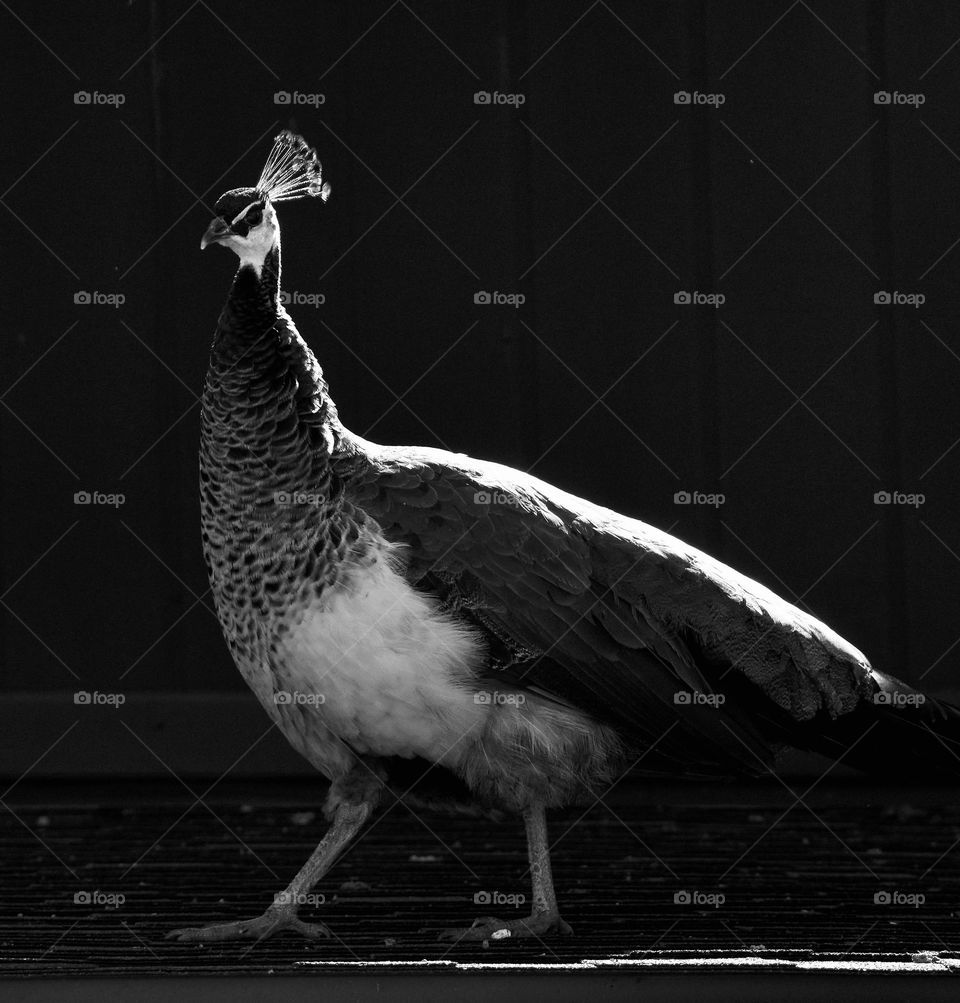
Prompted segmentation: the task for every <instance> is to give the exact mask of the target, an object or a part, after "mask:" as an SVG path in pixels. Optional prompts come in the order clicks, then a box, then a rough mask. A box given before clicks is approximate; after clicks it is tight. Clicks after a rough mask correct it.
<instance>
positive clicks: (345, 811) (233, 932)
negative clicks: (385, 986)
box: [167, 801, 373, 943]
mask: <svg viewBox="0 0 960 1003" xmlns="http://www.w3.org/2000/svg"><path fill="white" fill-rule="evenodd" d="M372 812H373V804H372V803H371V802H369V801H362V802H361V803H360V804H346V803H344V804H340V805H338V807H337V809H336V813H335V814H334V817H333V824H332V825H331V826H330V828H329V829H328V830H327V832H326V834H325V835H324V837H323V839H321V840H320V843H319V845H318V846H317V848H316V849H315V850H314V851H313V853H312V854H310V859H309V860H308V861H307V862H306V863H305V864H304V865H303V867H301V868H300V871H299V873H298V874H297V876H296V877H295V878H294V879H293V881H291V882H290V884H289V885H288V886H287V888H286V889H285V890H284V891H282V892H280V893H279V894H278V895H277V896H276V897H275V898H274V900H273V903H272V905H270V906H269V907H268V909H267V911H266V912H265V913H263V915H262V916H257V917H256V918H255V919H249V920H238V921H237V922H235V923H217V924H214V925H212V926H193V927H184V928H183V929H181V930H173V931H172V932H170V933H168V934H167V940H180V941H187V942H188V943H209V942H211V941H220V940H262V939H264V938H265V937H269V936H271V934H274V933H277V932H278V931H280V930H295V931H296V932H297V933H301V934H303V936H305V937H310V938H318V937H329V936H330V931H329V930H328V929H327V928H326V927H325V926H324V925H323V923H304V922H303V920H301V919H298V918H297V910H298V909H299V908H300V905H301V903H302V902H303V901H304V898H305V896H306V895H307V894H308V893H309V892H310V889H311V888H313V886H314V885H315V884H316V883H317V882H318V881H319V880H320V878H322V877H323V876H324V875H325V874H326V873H327V871H329V870H330V868H331V867H332V866H333V864H334V863H335V862H336V859H337V857H338V856H339V855H340V853H341V852H342V851H343V849H344V848H345V847H346V845H347V844H348V843H349V842H350V840H351V839H353V837H354V836H355V835H356V834H357V833H358V832H359V831H360V829H361V828H362V827H363V825H364V824H365V823H366V821H367V819H368V818H369V817H370V815H371V813H372Z"/></svg>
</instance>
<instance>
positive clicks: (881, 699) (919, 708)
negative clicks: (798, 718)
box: [806, 669, 960, 783]
mask: <svg viewBox="0 0 960 1003" xmlns="http://www.w3.org/2000/svg"><path fill="white" fill-rule="evenodd" d="M873 677H874V679H875V681H876V683H877V686H878V689H877V690H876V691H875V692H874V693H873V695H872V699H870V700H867V701H864V702H863V703H862V704H861V705H860V706H859V707H858V708H857V709H856V710H855V711H853V712H852V713H850V714H845V715H843V716H842V717H839V718H836V719H834V720H831V721H829V722H826V723H824V722H821V723H820V727H819V728H818V729H816V730H817V732H818V734H817V735H816V736H815V738H814V737H813V736H811V735H809V733H808V742H807V743H806V744H807V745H808V747H809V748H813V749H814V750H815V751H817V752H821V753H823V754H825V755H827V756H830V757H831V758H833V759H838V760H842V762H843V763H845V764H847V765H849V766H853V767H855V768H856V769H859V770H862V771H864V772H865V773H869V774H873V775H878V776H883V777H889V778H900V779H906V778H909V779H910V780H911V781H912V782H914V783H915V782H917V781H918V780H923V779H927V780H931V781H937V780H940V781H943V780H956V779H960V707H958V706H956V705H955V704H953V703H950V702H948V701H946V700H940V699H937V698H935V697H932V696H930V695H929V694H926V693H923V692H921V691H920V690H917V689H915V688H914V687H912V686H910V685H908V684H907V683H905V682H902V681H901V680H899V679H897V678H895V677H894V676H890V675H887V674H885V673H882V672H878V671H877V670H875V669H874V670H873ZM811 738H813V740H810V739H811Z"/></svg>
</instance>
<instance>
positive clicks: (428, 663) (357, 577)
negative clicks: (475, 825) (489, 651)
mask: <svg viewBox="0 0 960 1003" xmlns="http://www.w3.org/2000/svg"><path fill="white" fill-rule="evenodd" d="M482 654H483V652H482V648H481V646H480V643H479V641H478V640H477V639H476V637H474V636H473V635H472V634H471V632H470V631H469V630H468V629H466V628H464V627H461V626H459V625H458V624H456V623H455V622H454V621H453V620H451V619H450V618H448V617H447V616H445V615H444V614H442V613H440V612H438V611H437V610H436V608H435V606H434V603H433V601H432V600H431V599H430V598H429V597H427V596H424V595H422V594H421V593H419V592H417V591H415V590H414V589H413V588H412V587H411V586H410V585H409V584H408V583H407V582H406V580H405V579H404V578H403V577H402V575H401V574H399V573H398V572H397V571H396V570H395V569H394V568H393V567H391V562H390V560H389V558H388V557H386V556H385V557H384V558H382V559H380V560H378V561H377V562H376V563H374V564H373V565H372V566H371V567H369V568H366V569H363V570H360V571H357V572H355V573H354V574H353V576H352V578H351V581H350V584H349V586H337V587H336V589H335V591H333V592H332V593H331V594H329V595H325V596H323V597H322V599H320V600H318V602H317V605H316V606H315V607H313V608H311V609H309V610H308V611H307V612H306V614H305V615H304V616H303V618H302V620H300V622H299V623H296V624H292V625H291V629H290V631H289V632H288V633H287V634H286V635H285V638H284V644H283V650H282V653H281V659H280V664H282V665H283V666H284V669H285V675H286V678H284V679H283V680H281V682H282V683H283V685H284V686H285V687H287V688H289V689H290V690H298V691H300V692H302V693H308V694H317V695H319V698H320V699H321V700H322V702H319V700H318V701H317V705H316V711H317V713H318V715H320V716H321V717H322V719H323V723H324V724H325V725H326V727H328V728H330V729H331V730H332V731H333V732H334V733H335V734H336V735H338V736H339V737H340V738H342V739H343V740H344V741H346V742H348V743H349V744H350V745H351V746H352V747H353V748H354V749H355V750H356V751H357V752H361V753H370V754H373V755H381V756H390V755H399V756H414V755H416V756H423V757H425V758H427V759H429V760H431V761H433V762H442V761H444V760H448V761H450V760H451V759H456V758H457V754H456V751H454V752H453V753H451V750H452V749H453V747H454V746H456V745H458V744H461V745H462V744H464V743H466V742H468V741H469V740H470V738H474V739H477V738H479V736H480V731H481V728H482V726H483V722H484V719H485V717H486V714H487V712H488V708H487V707H486V706H484V705H483V704H482V703H477V701H476V700H475V699H474V693H475V691H476V690H477V686H476V685H475V684H473V680H474V679H475V678H476V672H477V669H478V667H479V666H480V664H481V662H482ZM470 733H472V734H470ZM461 740H463V742H461ZM460 751H462V750H460ZM448 754H449V755H448Z"/></svg>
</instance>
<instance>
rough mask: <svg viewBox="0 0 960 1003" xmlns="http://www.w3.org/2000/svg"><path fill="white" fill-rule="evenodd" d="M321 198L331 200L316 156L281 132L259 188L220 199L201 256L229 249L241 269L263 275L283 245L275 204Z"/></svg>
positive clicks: (240, 190) (296, 138)
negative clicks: (208, 251)
mask: <svg viewBox="0 0 960 1003" xmlns="http://www.w3.org/2000/svg"><path fill="white" fill-rule="evenodd" d="M316 195H319V196H320V198H321V199H322V200H323V201H324V202H326V201H327V199H328V198H329V197H330V185H329V184H328V183H327V182H325V181H324V180H323V172H322V168H321V166H320V161H319V160H318V159H317V153H316V150H314V149H312V148H311V147H309V146H308V145H307V144H306V142H305V141H304V140H303V138H302V137H301V136H298V135H296V133H293V132H289V131H284V132H281V133H280V135H279V136H277V137H276V139H275V140H274V142H273V149H271V151H270V156H269V157H268V158H267V162H266V164H265V165H264V168H263V171H261V173H260V180H259V181H258V182H257V184H256V186H255V187H254V188H234V189H233V190H232V191H229V192H225V193H224V194H223V195H221V196H220V198H219V199H217V204H216V205H215V206H214V211H215V212H216V216H215V217H214V218H213V220H212V221H211V223H210V225H209V226H208V227H207V230H206V233H204V235H203V237H202V238H201V240H200V250H201V251H202V250H203V249H204V248H205V247H207V246H209V245H210V244H224V245H225V246H226V247H229V248H230V249H231V250H232V251H233V252H234V253H235V254H236V255H237V257H239V258H240V264H241V267H242V266H243V265H250V266H251V267H252V268H254V270H255V271H256V272H257V274H258V275H259V274H260V272H261V270H262V268H263V263H264V260H265V259H266V257H267V255H268V254H269V253H270V251H271V250H272V249H273V248H274V247H276V246H277V245H278V244H279V242H280V224H279V222H278V220H277V213H276V211H275V210H274V208H273V204H274V203H275V202H284V201H286V200H289V199H298V198H306V197H307V196H316Z"/></svg>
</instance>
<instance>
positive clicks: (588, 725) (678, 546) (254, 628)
mask: <svg viewBox="0 0 960 1003" xmlns="http://www.w3.org/2000/svg"><path fill="white" fill-rule="evenodd" d="M329 192H330V189H329V186H328V185H327V184H326V183H324V181H323V180H322V176H321V168H320V164H319V162H318V160H317V156H316V153H315V152H314V151H313V150H312V149H310V148H309V147H308V146H307V145H306V143H305V142H304V141H303V140H302V139H301V138H300V137H299V136H296V135H294V134H292V133H290V132H285V133H282V134H281V135H280V136H278V137H277V139H276V141H275V144H274V146H273V149H272V151H271V153H270V157H269V159H268V161H267V164H266V166H265V168H264V170H263V173H262V175H261V177H260V180H259V181H258V183H257V185H256V186H255V187H254V188H240V189H235V190H233V191H229V192H227V193H226V194H225V195H223V196H222V197H221V198H220V199H219V201H218V202H217V204H216V213H217V216H216V218H215V219H214V220H213V222H212V223H211V224H210V226H209V228H208V229H207V231H206V233H205V234H204V236H203V240H202V242H201V248H204V247H206V246H207V245H209V244H212V243H217V244H222V245H224V246H225V247H229V248H230V249H231V250H232V251H234V252H235V253H236V254H237V255H238V257H239V259H240V267H239V269H238V271H237V274H236V277H235V279H234V281H233V286H232V288H231V290H230V294H229V296H228V297H227V301H226V305H225V306H224V308H223V312H222V313H221V315H220V320H219V323H218V326H217V331H216V335H215V337H214V341H213V346H212V349H211V353H210V364H209V369H208V371H207V377H206V386H205V389H204V395H203V414H202V423H201V446H200V496H201V506H202V528H203V548H204V555H205V558H206V563H207V567H208V570H209V575H210V582H211V585H212V588H213V595H214V598H215V601H216V607H217V610H218V613H219V617H220V621H221V623H222V626H223V631H224V634H225V636H226V640H227V644H228V645H229V647H230V650H231V653H232V654H233V657H234V660H235V661H236V664H237V667H238V668H239V670H240V672H241V674H242V675H243V677H244V679H245V680H246V681H247V683H248V685H249V686H250V688H251V689H252V690H253V692H254V693H255V694H256V696H257V698H258V699H259V701H260V703H261V704H262V705H263V707H264V709H265V710H266V711H267V713H268V714H269V716H270V717H271V719H272V720H273V721H274V723H275V724H276V726H277V727H278V728H279V729H280V730H281V731H282V732H283V734H284V735H285V736H286V738H287V739H288V741H289V742H290V743H291V745H293V747H294V748H295V749H296V750H297V751H298V752H299V753H300V754H301V755H303V756H304V757H306V759H307V760H309V762H310V763H311V764H313V766H314V767H316V769H317V770H318V771H319V772H320V773H321V774H323V775H324V776H325V777H326V778H327V779H328V780H329V781H330V789H329V795H328V797H327V799H326V805H325V811H326V815H327V817H328V819H329V820H330V823H331V824H330V827H329V829H328V831H327V833H326V835H325V836H324V837H323V839H322V840H321V842H320V844H319V845H318V846H317V848H316V850H315V851H314V853H313V854H312V856H311V857H310V859H309V860H308V861H307V863H306V864H305V865H304V866H303V868H302V869H301V870H300V872H299V873H298V874H297V875H296V877H295V878H294V879H293V881H292V882H291V883H290V885H289V887H288V888H287V889H286V890H285V891H284V892H281V893H280V894H278V895H277V896H276V898H275V900H274V902H273V903H272V904H271V905H270V906H269V908H268V909H267V910H266V912H265V913H264V914H263V915H262V916H259V917H258V918H256V919H253V920H249V921H240V922H228V923H224V924H220V925H215V926H207V927H203V928H189V929H183V930H178V931H175V932H174V933H172V934H171V936H172V937H175V938H178V939H180V940H185V941H217V940H226V939H229V938H234V937H248V938H255V939H259V938H262V937H265V936H268V935H270V934H272V933H274V932H276V931H278V930H281V929H284V928H288V929H295V930H298V931H300V932H301V933H303V934H305V935H307V936H318V935H323V934H326V933H327V931H326V929H325V927H323V926H322V924H310V923H305V922H304V921H302V920H301V919H300V918H299V917H298V915H297V911H298V906H299V904H300V903H301V902H302V901H303V900H304V896H305V895H306V894H307V893H308V892H309V891H310V889H311V888H312V887H313V886H314V885H315V884H316V882H317V881H318V880H319V879H320V878H322V877H323V876H324V875H325V874H326V873H327V871H328V870H329V869H330V867H331V866H332V865H333V863H334V862H335V860H336V859H337V857H338V855H339V854H340V853H341V852H342V851H343V850H344V849H345V848H346V846H347V845H348V843H349V842H350V841H351V840H352V839H354V837H356V836H357V835H358V833H360V832H361V830H362V828H363V826H364V824H365V823H366V822H367V821H368V820H369V819H370V817H371V815H372V814H373V813H374V811H375V810H376V809H377V806H378V802H379V801H380V800H381V798H382V795H383V792H384V789H387V790H391V791H393V792H394V793H396V794H398V795H400V796H403V798H404V801H405V803H406V804H408V805H409V806H411V807H413V808H415V809H417V808H419V809H425V808H429V809H438V810H450V811H458V812H474V813H476V814H479V815H483V814H488V815H491V816H496V815H501V816H503V815H520V816H522V817H523V820H524V823H525V825H526V832H527V840H528V851H529V860H530V870H531V875H532V885H533V897H532V904H533V908H532V913H531V915H530V916H529V917H526V918H524V919H522V920H514V921H511V922H501V921H500V920H497V919H492V918H485V919H483V920H478V921H477V922H476V923H475V924H474V925H473V926H472V927H466V928H462V929H455V930H448V931H445V932H444V934H443V936H447V937H452V938H456V939H462V938H466V939H476V940H480V939H486V938H488V937H491V936H494V935H497V936H498V937H503V936H508V935H511V936H538V937H543V936H545V935H547V934H549V933H557V932H569V927H568V926H567V924H566V923H565V922H564V921H563V919H562V918H561V916H560V913H559V911H558V908H557V901H556V897H555V894H554V889H553V881H552V877H551V870H550V856H549V847H548V842H547V832H546V823H545V810H546V809H547V808H551V807H560V806H565V805H571V804H575V803H577V802H582V801H584V800H587V803H590V802H592V800H593V799H594V798H596V796H597V795H598V794H599V793H602V792H603V790H604V789H605V788H606V787H607V786H608V785H609V784H610V783H611V782H612V781H613V780H614V779H616V778H618V777H619V776H621V775H622V774H623V772H624V771H625V770H627V769H629V768H632V769H633V771H634V773H636V774H638V775H641V776H643V775H648V776H678V775H682V776H701V777H714V776H730V775H744V774H753V775H755V774H757V773H759V772H763V771H765V770H766V769H767V768H768V767H771V766H772V765H773V763H774V757H775V754H776V753H777V751H778V750H780V749H781V748H784V747H789V746H795V747H800V748H805V749H813V750H817V751H819V752H822V753H825V754H826V755H828V756H832V757H833V758H835V759H836V758H840V757H843V758H844V759H845V761H846V762H848V763H850V764H852V765H855V766H858V767H860V768H862V769H865V770H879V771H883V772H885V773H887V774H889V773H898V772H899V773H903V772H907V773H909V774H910V775H912V776H914V777H916V776H917V775H920V774H922V775H925V776H935V775H941V776H954V777H955V776H956V775H958V774H960V758H958V753H960V710H958V709H957V708H956V707H954V706H952V705H950V704H947V703H944V702H942V701H936V700H934V699H932V698H929V697H925V696H924V695H923V694H918V693H917V692H916V691H914V690H912V689H911V688H910V687H909V686H907V685H906V684H904V683H902V682H900V681H898V680H897V679H894V678H893V677H891V676H889V675H886V674H884V673H882V672H879V671H878V670H876V669H874V668H872V667H871V665H870V663H869V662H868V661H867V659H866V657H865V656H864V655H863V654H861V653H860V652H859V651H858V650H857V649H856V648H854V647H853V646H852V645H851V644H849V643H848V642H846V641H845V640H844V639H843V638H841V637H839V636H838V635H837V634H835V633H834V632H833V631H832V630H831V629H830V628H829V627H827V626H825V625H824V624H822V623H820V622H819V621H817V620H816V619H814V618H813V617H811V616H809V615H808V614H807V613H805V612H803V611H801V610H800V609H797V608H796V607H795V606H792V605H790V604H789V603H787V602H785V601H784V600H782V599H780V598H779V597H778V596H776V595H774V594H773V593H772V592H770V591H769V590H768V589H766V588H765V587H764V586H762V585H760V584H758V583H757V582H754V581H751V580H750V579H748V578H746V577H744V576H743V575H741V574H739V573H738V572H736V571H734V570H733V569H731V568H729V567H726V566H725V565H723V564H720V563H719V562H717V561H715V560H713V559H712V558H710V557H708V556H707V555H706V554H704V553H701V552H700V551H698V550H695V549H694V548H692V547H689V546H687V545H686V544H684V543H683V542H681V541H680V540H678V539H675V538H674V537H672V536H669V535H667V534H666V533H663V532H660V531H659V530H657V529H654V528H653V527H651V526H648V525H645V524H644V523H642V522H638V521H636V520H633V519H629V518H626V517H624V516H621V515H618V514H617V513H616V512H613V511H611V510H609V509H606V508H602V507H600V506H598V505H594V504H592V503H590V502H588V501H585V500H583V499H581V498H577V497H575V496H573V495H570V494H567V493H565V492H564V491H561V490H559V489H558V488H555V487H553V486H552V485H550V484H546V483H544V482H543V481H540V480H538V479H537V478H535V477H532V476H530V475H528V474H524V473H521V472H520V471H517V470H513V469H511V468H509V467H505V466H501V465H499V464H496V463H488V462H484V461H480V460H474V459H471V458H470V457H468V456H464V455H462V454H455V453H449V452H445V451H443V450H439V449H426V448H415V447H397V446H381V445H377V444H375V443H372V442H367V441H365V440H364V439H362V438H360V437H359V436H357V435H354V434H353V433H351V432H350V431H349V430H348V429H346V428H345V427H344V426H343V424H342V423H341V421H340V419H339V417H338V414H337V408H336V406H335V404H334V402H333V399H332V398H331V396H330V393H329V390H328V388H327V384H326V382H325V381H324V377H323V374H322V371H321V369H320V366H319V365H318V363H317V360H316V358H315V357H314V355H313V353H312V352H311V350H310V349H309V348H308V347H307V344H306V342H305V341H304V340H303V338H302V337H301V336H300V334H299V333H298V331H297V329H296V327H295V326H294V323H293V320H292V319H291V318H290V316H289V314H288V313H287V311H286V310H285V309H284V307H283V306H282V305H281V303H280V301H279V280H280V226H279V222H278V220H277V214H276V211H275V208H274V207H275V205H276V203H278V202H281V201H284V200H287V199H295V198H301V197H304V196H310V195H314V196H315V195H319V196H320V198H321V199H323V200H326V199H327V197H328V195H329Z"/></svg>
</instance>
